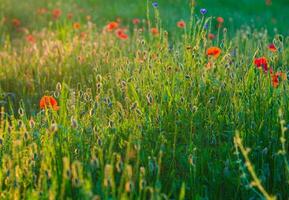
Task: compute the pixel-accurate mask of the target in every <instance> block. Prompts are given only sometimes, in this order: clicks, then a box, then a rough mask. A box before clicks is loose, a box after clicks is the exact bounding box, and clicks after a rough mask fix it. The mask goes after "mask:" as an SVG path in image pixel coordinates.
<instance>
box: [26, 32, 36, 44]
mask: <svg viewBox="0 0 289 200" xmlns="http://www.w3.org/2000/svg"><path fill="white" fill-rule="evenodd" d="M26 41H27V42H29V43H31V44H34V43H35V42H36V39H35V37H34V36H33V35H31V34H29V35H27V36H26Z"/></svg>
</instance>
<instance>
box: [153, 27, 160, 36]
mask: <svg viewBox="0 0 289 200" xmlns="http://www.w3.org/2000/svg"><path fill="white" fill-rule="evenodd" d="M151 33H152V35H154V36H157V35H158V34H159V30H158V29H157V28H151Z"/></svg>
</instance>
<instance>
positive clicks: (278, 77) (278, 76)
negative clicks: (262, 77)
mask: <svg viewBox="0 0 289 200" xmlns="http://www.w3.org/2000/svg"><path fill="white" fill-rule="evenodd" d="M271 79H272V85H273V87H274V88H277V87H278V86H279V83H280V80H282V81H285V80H287V75H286V73H283V72H276V73H275V74H273V75H272V76H271Z"/></svg>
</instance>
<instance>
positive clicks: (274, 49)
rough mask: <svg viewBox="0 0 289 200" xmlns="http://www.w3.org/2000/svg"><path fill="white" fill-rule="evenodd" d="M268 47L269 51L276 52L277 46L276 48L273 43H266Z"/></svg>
mask: <svg viewBox="0 0 289 200" xmlns="http://www.w3.org/2000/svg"><path fill="white" fill-rule="evenodd" d="M268 49H269V51H271V52H276V51H277V48H276V46H275V45H274V44H273V43H272V44H269V45H268Z"/></svg>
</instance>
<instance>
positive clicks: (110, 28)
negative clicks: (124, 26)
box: [106, 22, 118, 31]
mask: <svg viewBox="0 0 289 200" xmlns="http://www.w3.org/2000/svg"><path fill="white" fill-rule="evenodd" d="M117 27H118V23H117V22H110V23H108V24H107V25H106V30H108V31H113V30H114V29H116V28H117Z"/></svg>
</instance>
